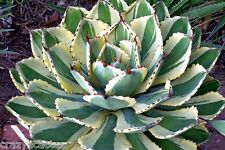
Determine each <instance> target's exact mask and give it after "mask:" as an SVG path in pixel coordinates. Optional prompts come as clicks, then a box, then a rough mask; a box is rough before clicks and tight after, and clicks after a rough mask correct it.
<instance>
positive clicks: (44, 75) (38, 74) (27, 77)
mask: <svg viewBox="0 0 225 150" xmlns="http://www.w3.org/2000/svg"><path fill="white" fill-rule="evenodd" d="M17 70H18V72H19V75H20V79H21V80H22V81H23V83H24V85H25V86H27V85H28V84H29V82H30V81H33V80H34V79H41V80H43V81H46V82H48V83H49V84H51V85H52V86H54V87H57V88H60V86H59V84H58V82H57V81H56V79H55V77H54V74H53V73H51V72H49V70H48V69H47V68H46V66H45V65H44V64H43V62H42V61H41V60H39V59H35V58H32V57H30V58H28V59H23V60H22V61H20V62H19V63H17Z"/></svg>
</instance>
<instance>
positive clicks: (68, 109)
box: [55, 98, 105, 128]
mask: <svg viewBox="0 0 225 150" xmlns="http://www.w3.org/2000/svg"><path fill="white" fill-rule="evenodd" d="M55 104H56V108H57V109H58V111H59V112H60V114H61V115H62V116H63V118H65V119H66V120H70V121H73V122H76V123H78V124H80V125H85V126H87V127H91V128H99V127H100V126H101V125H102V124H103V122H104V120H105V112H104V111H103V110H102V109H101V108H100V107H97V106H93V105H92V104H90V103H87V102H85V101H82V102H81V101H78V102H74V101H70V100H66V99H62V98H58V99H56V101H55Z"/></svg>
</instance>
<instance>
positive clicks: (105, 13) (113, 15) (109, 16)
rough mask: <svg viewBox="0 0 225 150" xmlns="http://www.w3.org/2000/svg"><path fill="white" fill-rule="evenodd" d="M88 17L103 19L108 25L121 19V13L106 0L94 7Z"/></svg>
mask: <svg viewBox="0 0 225 150" xmlns="http://www.w3.org/2000/svg"><path fill="white" fill-rule="evenodd" d="M115 1H116V0H115ZM87 17H89V18H95V19H98V20H101V21H103V22H105V23H107V24H108V25H113V24H115V23H118V22H119V21H120V16H119V13H118V12H117V11H116V10H115V9H113V8H112V7H111V5H109V3H108V2H106V1H99V2H98V3H97V4H96V5H95V6H94V7H93V8H92V10H91V11H90V12H89V14H88V15H87Z"/></svg>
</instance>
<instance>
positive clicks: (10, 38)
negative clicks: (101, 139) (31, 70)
mask: <svg viewBox="0 0 225 150" xmlns="http://www.w3.org/2000/svg"><path fill="white" fill-rule="evenodd" d="M95 2H96V0H82V1H80V0H79V1H78V0H42V1H39V0H37V1H30V2H27V3H23V4H18V5H17V6H16V7H14V8H13V9H12V15H11V23H10V24H7V27H8V26H9V27H10V28H13V29H15V31H13V32H9V33H6V34H2V35H0V49H4V48H8V49H9V50H13V51H15V52H17V53H18V54H14V55H0V64H1V66H3V67H4V68H5V69H1V70H0V143H1V142H10V141H20V140H19V138H18V137H17V136H16V135H15V134H14V132H13V131H12V129H11V128H10V127H9V125H12V124H16V125H18V123H17V121H16V118H15V117H13V116H12V115H11V114H9V113H8V112H7V111H6V110H5V108H4V105H5V103H6V102H7V101H8V100H9V99H10V98H11V97H13V96H15V95H21V93H19V92H18V91H17V90H16V89H15V87H14V85H13V83H12V81H11V79H10V77H9V73H8V69H9V68H12V67H14V66H15V64H16V62H18V61H19V60H21V59H23V58H27V57H30V56H31V49H30V41H29V31H30V30H32V29H37V28H44V27H50V26H56V25H57V24H58V23H59V22H60V20H61V17H62V15H60V14H59V13H57V12H55V11H53V10H51V9H49V8H47V7H46V5H45V4H44V3H55V4H59V5H61V6H68V5H73V6H84V7H86V8H87V9H90V8H91V7H92V6H93V4H94V3H95ZM3 26H4V24H0V28H1V27H3ZM224 66H225V53H224V52H223V53H222V55H221V57H220V59H219V61H218V62H217V65H216V69H215V70H214V71H213V72H212V73H211V74H212V75H213V76H214V77H216V78H217V79H218V80H220V82H221V84H222V86H221V88H220V93H221V94H223V95H224V96H225V82H224V81H225V80H224V79H225V67H224ZM218 118H220V119H225V111H223V113H222V114H221V115H220V116H218ZM209 131H210V139H209V141H208V142H207V143H206V144H205V145H203V146H202V147H201V149H203V150H224V149H225V148H224V146H223V144H224V143H225V137H223V136H222V135H220V134H219V133H218V132H217V131H215V130H214V129H213V128H211V127H209ZM17 149H22V147H20V148H17ZM0 150H1V147H0Z"/></svg>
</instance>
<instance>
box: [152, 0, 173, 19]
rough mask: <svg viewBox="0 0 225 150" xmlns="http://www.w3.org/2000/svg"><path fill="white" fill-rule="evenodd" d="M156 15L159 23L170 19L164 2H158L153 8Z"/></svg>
mask: <svg viewBox="0 0 225 150" xmlns="http://www.w3.org/2000/svg"><path fill="white" fill-rule="evenodd" d="M155 11H156V15H157V16H158V19H159V22H161V21H164V20H166V19H168V18H170V14H169V11H168V8H167V7H166V5H165V4H164V2H162V1H159V2H158V3H157V4H156V6H155Z"/></svg>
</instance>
